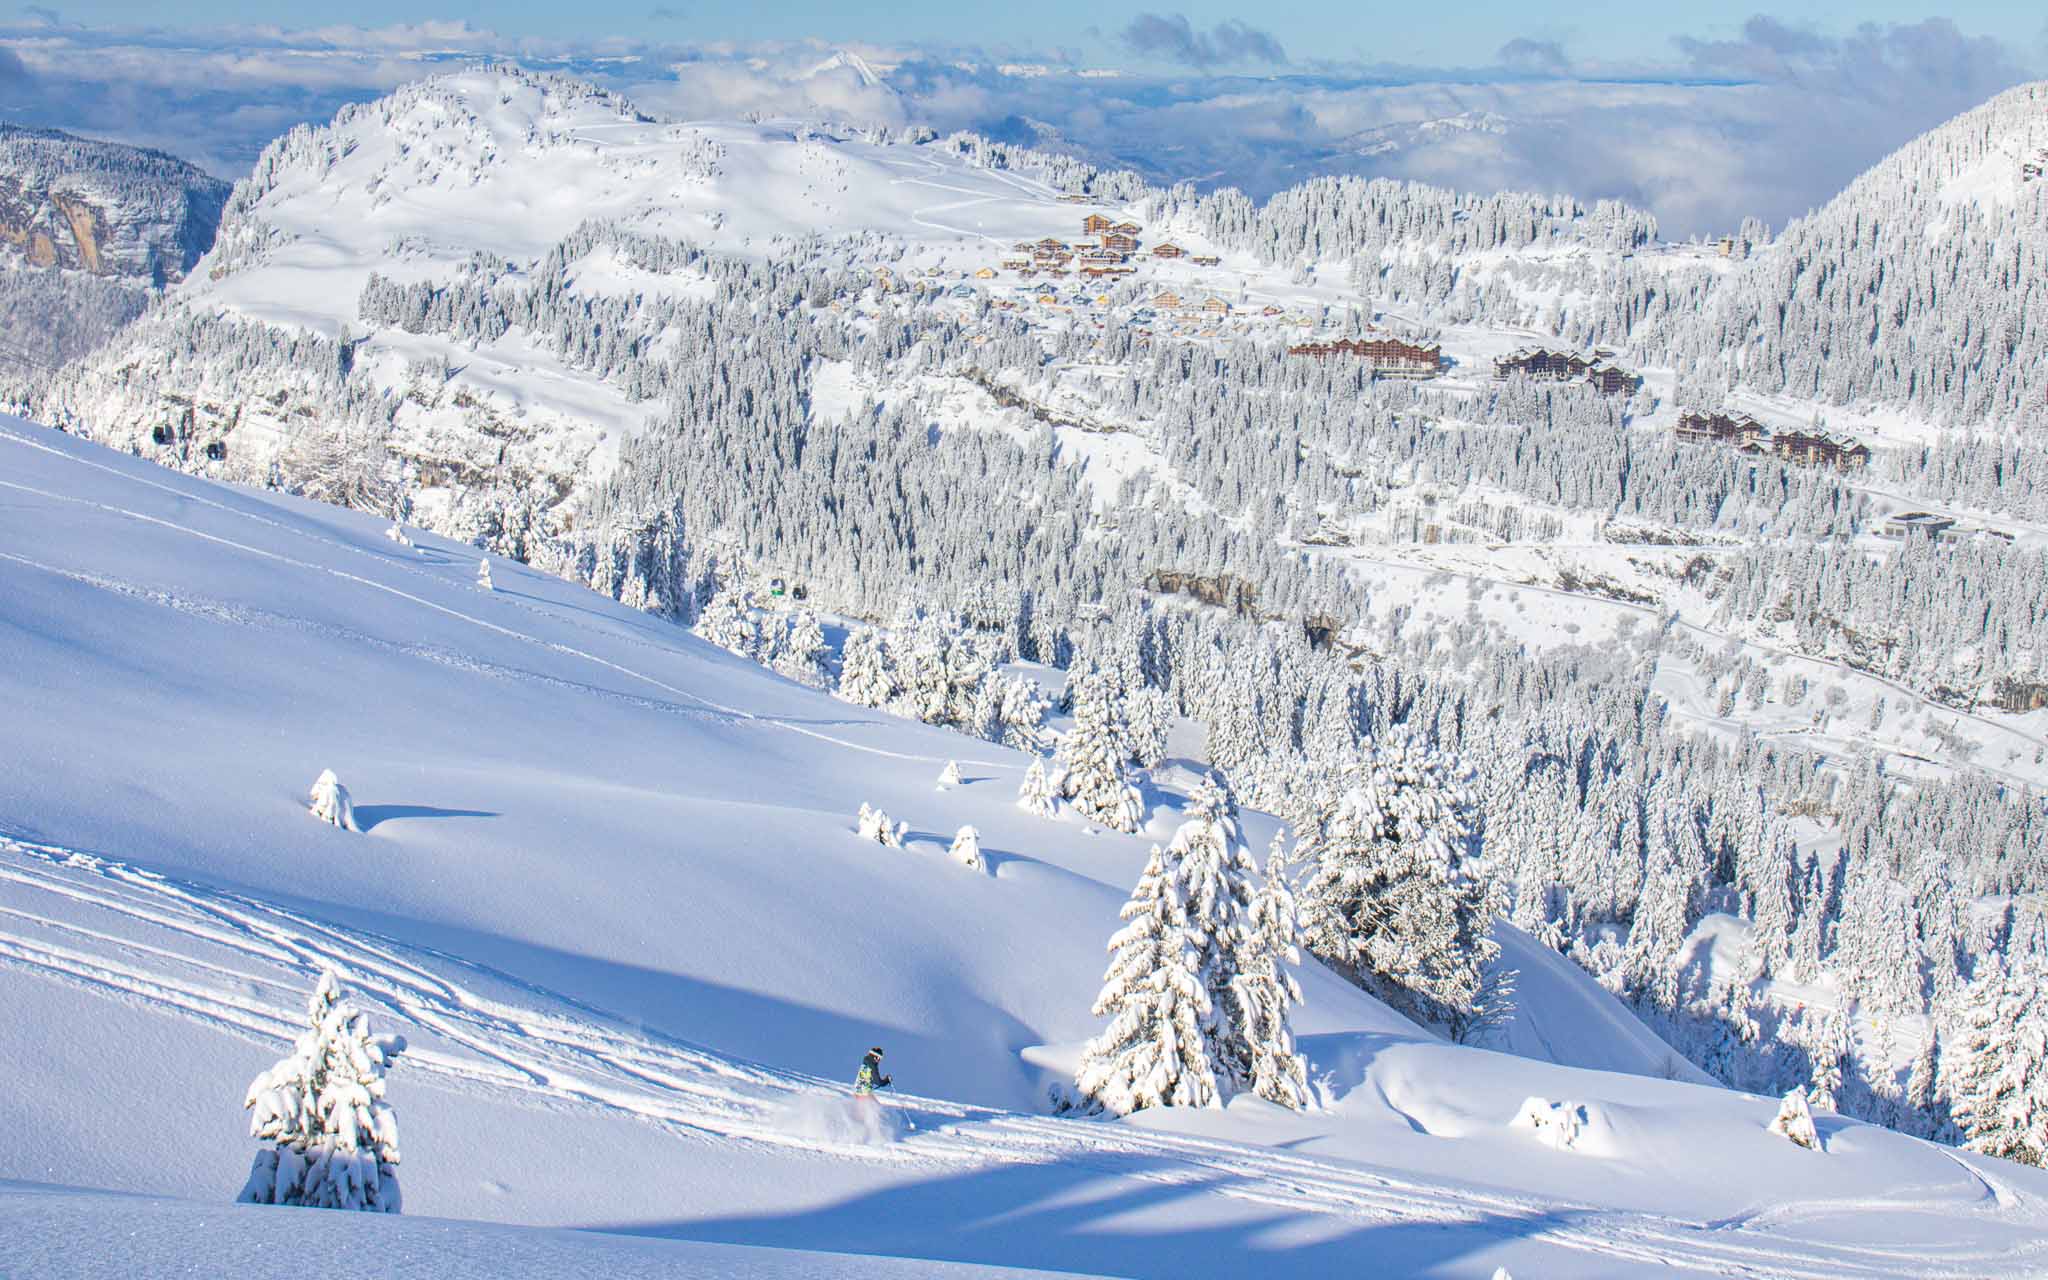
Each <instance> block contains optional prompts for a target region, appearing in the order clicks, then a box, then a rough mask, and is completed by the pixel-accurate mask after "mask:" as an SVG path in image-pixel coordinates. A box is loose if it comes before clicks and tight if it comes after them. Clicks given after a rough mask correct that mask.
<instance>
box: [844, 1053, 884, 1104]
mask: <svg viewBox="0 0 2048 1280" xmlns="http://www.w3.org/2000/svg"><path fill="white" fill-rule="evenodd" d="M888 1087H889V1077H887V1076H885V1075H883V1074H882V1060H881V1059H880V1058H877V1057H876V1056H875V1055H874V1054H872V1053H871V1054H869V1055H868V1056H867V1057H865V1058H862V1059H861V1060H860V1074H859V1075H857V1076H855V1077H854V1078H853V1091H854V1092H855V1093H862V1094H865V1093H873V1092H874V1091H875V1090H877V1089H886V1088H888Z"/></svg>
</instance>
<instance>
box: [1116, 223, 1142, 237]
mask: <svg viewBox="0 0 2048 1280" xmlns="http://www.w3.org/2000/svg"><path fill="white" fill-rule="evenodd" d="M1144 229H1145V228H1143V227H1141V226H1139V225H1138V224H1137V223H1135V222H1119V223H1117V224H1116V225H1115V226H1113V227H1111V228H1110V230H1111V231H1114V232H1116V233H1117V234H1118V235H1120V236H1134V235H1137V234H1138V233H1139V232H1140V231H1143V230H1144Z"/></svg>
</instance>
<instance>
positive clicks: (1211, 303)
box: [1202, 298, 1230, 316]
mask: <svg viewBox="0 0 2048 1280" xmlns="http://www.w3.org/2000/svg"><path fill="white" fill-rule="evenodd" d="M1202 310H1204V311H1206V312H1208V313H1209V314H1210V315H1212V316H1227V315H1229V314H1230V304H1229V303H1227V302H1225V301H1224V300H1223V299H1221V298H1204V299H1202Z"/></svg>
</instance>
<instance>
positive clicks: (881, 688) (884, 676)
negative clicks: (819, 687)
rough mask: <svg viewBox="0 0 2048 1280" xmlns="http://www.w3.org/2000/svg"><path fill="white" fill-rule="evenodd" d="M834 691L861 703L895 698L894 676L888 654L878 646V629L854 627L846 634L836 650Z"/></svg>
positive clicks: (883, 702)
mask: <svg viewBox="0 0 2048 1280" xmlns="http://www.w3.org/2000/svg"><path fill="white" fill-rule="evenodd" d="M836 692H837V693H838V695H839V696H840V697H842V698H844V699H846V700H847V701H848V702H851V703H853V704H855V705H856V706H862V707H886V706H888V705H889V704H890V703H891V702H893V701H894V700H895V698H896V678H895V676H894V675H893V674H892V672H891V667H890V663H889V655H888V653H887V652H886V651H885V650H884V649H883V647H882V633H881V632H879V631H877V630H875V629H874V628H873V627H856V628H854V630H853V632H852V633H851V634H849V635H848V636H847V637H846V647H845V650H844V651H843V652H842V653H841V654H840V662H839V688H838V689H837V690H836Z"/></svg>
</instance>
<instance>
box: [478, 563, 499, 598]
mask: <svg viewBox="0 0 2048 1280" xmlns="http://www.w3.org/2000/svg"><path fill="white" fill-rule="evenodd" d="M476 585H477V590H479V591H495V590H496V589H497V588H495V587H493V586H492V585H491V562H490V561H488V560H479V561H477V562H476Z"/></svg>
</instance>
